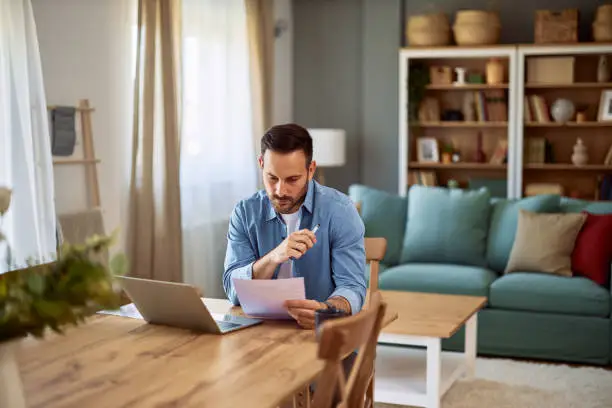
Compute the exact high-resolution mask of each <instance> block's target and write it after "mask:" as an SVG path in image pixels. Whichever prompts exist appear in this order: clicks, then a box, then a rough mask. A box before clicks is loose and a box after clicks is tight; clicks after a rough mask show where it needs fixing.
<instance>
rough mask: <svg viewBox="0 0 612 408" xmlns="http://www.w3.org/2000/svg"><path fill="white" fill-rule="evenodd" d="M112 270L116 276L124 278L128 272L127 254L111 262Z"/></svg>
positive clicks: (114, 257) (117, 256) (120, 255)
mask: <svg viewBox="0 0 612 408" xmlns="http://www.w3.org/2000/svg"><path fill="white" fill-rule="evenodd" d="M110 270H111V272H112V273H113V274H114V275H119V276H123V275H126V274H127V272H128V259H127V256H125V254H123V253H122V254H117V255H115V256H113V259H111V261H110Z"/></svg>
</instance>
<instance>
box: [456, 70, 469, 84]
mask: <svg viewBox="0 0 612 408" xmlns="http://www.w3.org/2000/svg"><path fill="white" fill-rule="evenodd" d="M455 72H456V73H457V80H456V81H455V83H454V85H465V74H466V73H467V69H465V68H461V67H457V68H455Z"/></svg>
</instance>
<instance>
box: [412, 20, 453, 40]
mask: <svg viewBox="0 0 612 408" xmlns="http://www.w3.org/2000/svg"><path fill="white" fill-rule="evenodd" d="M406 39H407V40H408V44H410V45H413V46H436V45H448V44H450V41H451V36H450V23H449V21H448V17H447V16H446V14H444V13H436V14H422V15H416V16H410V18H409V19H408V24H406Z"/></svg>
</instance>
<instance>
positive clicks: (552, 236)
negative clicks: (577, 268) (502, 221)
mask: <svg viewBox="0 0 612 408" xmlns="http://www.w3.org/2000/svg"><path fill="white" fill-rule="evenodd" d="M586 217H587V216H586V214H581V213H577V214H576V213H567V214H565V213H554V214H545V213H534V212H531V211H525V210H522V209H521V210H520V212H519V219H518V226H517V229H516V238H515V240H514V245H513V246H512V251H511V252H510V259H509V260H508V265H506V270H505V273H510V272H546V273H552V274H555V275H561V276H572V251H573V250H574V243H575V242H576V237H577V236H578V233H579V232H580V229H581V228H582V225H583V224H584V222H585V220H586Z"/></svg>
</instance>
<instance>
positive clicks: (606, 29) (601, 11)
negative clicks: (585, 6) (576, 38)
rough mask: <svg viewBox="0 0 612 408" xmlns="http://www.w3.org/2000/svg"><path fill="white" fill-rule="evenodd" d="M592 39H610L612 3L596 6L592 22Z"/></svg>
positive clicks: (603, 40)
mask: <svg viewBox="0 0 612 408" xmlns="http://www.w3.org/2000/svg"><path fill="white" fill-rule="evenodd" d="M593 40H595V41H596V42H609V41H612V4H605V5H603V6H599V7H598V8H597V13H596V14H595V21H594V22H593Z"/></svg>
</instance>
